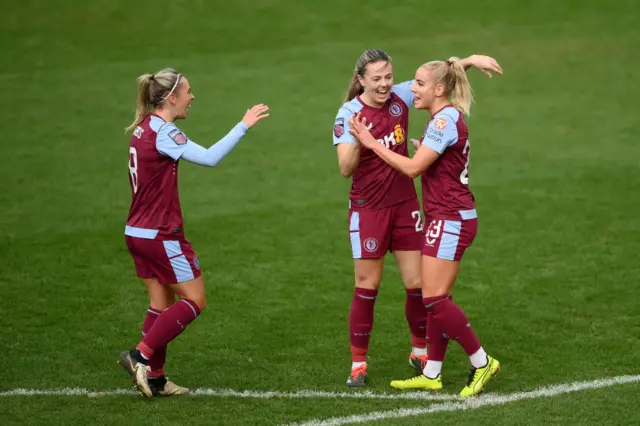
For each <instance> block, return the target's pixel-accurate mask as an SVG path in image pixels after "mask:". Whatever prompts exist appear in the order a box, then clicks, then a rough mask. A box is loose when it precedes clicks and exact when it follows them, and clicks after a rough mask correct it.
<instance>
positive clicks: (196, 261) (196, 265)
mask: <svg viewBox="0 0 640 426" xmlns="http://www.w3.org/2000/svg"><path fill="white" fill-rule="evenodd" d="M193 266H194V267H195V268H196V269H198V270H200V261H199V260H198V256H194V257H193Z"/></svg>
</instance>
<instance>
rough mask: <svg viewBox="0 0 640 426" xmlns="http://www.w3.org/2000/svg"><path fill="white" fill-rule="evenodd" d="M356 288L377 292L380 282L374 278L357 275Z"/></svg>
mask: <svg viewBox="0 0 640 426" xmlns="http://www.w3.org/2000/svg"><path fill="white" fill-rule="evenodd" d="M356 287H357V288H366V289H369V290H377V289H378V288H379V287H380V280H378V279H377V278H376V277H373V276H369V275H365V274H356Z"/></svg>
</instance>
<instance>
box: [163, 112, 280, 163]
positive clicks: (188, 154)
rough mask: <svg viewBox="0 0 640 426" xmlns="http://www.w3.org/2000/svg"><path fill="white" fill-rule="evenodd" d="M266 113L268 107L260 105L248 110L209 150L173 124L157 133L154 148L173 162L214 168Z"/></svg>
mask: <svg viewBox="0 0 640 426" xmlns="http://www.w3.org/2000/svg"><path fill="white" fill-rule="evenodd" d="M268 111H269V107H267V106H266V105H262V104H260V105H256V106H254V107H253V108H251V109H249V110H248V111H247V112H246V114H245V115H244V117H243V118H242V121H240V122H239V123H238V124H236V125H235V126H234V127H233V129H231V131H230V132H229V133H227V134H226V135H225V136H224V137H223V138H222V139H220V140H219V141H218V142H216V143H215V144H213V145H212V146H210V147H209V148H205V147H203V146H201V145H198V144H197V143H195V142H193V141H192V140H190V139H189V138H187V136H186V135H185V134H184V133H182V131H180V129H178V128H177V127H176V126H175V125H174V124H173V123H167V124H166V125H165V126H163V127H162V128H161V129H160V131H159V132H158V138H157V139H156V148H157V149H158V151H159V152H160V153H162V154H164V155H167V156H169V157H171V158H173V159H174V160H178V159H179V158H183V159H185V160H187V161H189V162H191V163H194V164H198V165H200V166H206V167H214V166H216V165H218V163H220V161H222V159H223V158H224V157H226V156H227V155H228V154H229V153H230V152H231V151H232V150H233V148H235V146H236V145H237V144H238V142H240V140H241V139H242V137H243V136H244V135H245V134H246V133H247V130H249V129H250V128H251V127H253V126H254V125H255V124H256V123H258V122H259V121H260V120H262V119H264V118H267V117H268V116H269V114H268Z"/></svg>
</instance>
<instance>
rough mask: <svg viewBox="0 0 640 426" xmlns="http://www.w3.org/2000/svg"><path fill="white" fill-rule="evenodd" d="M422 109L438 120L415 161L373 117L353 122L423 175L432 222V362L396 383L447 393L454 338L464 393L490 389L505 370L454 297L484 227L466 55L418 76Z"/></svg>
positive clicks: (360, 134)
mask: <svg viewBox="0 0 640 426" xmlns="http://www.w3.org/2000/svg"><path fill="white" fill-rule="evenodd" d="M411 91H412V93H413V94H414V96H415V104H416V108H418V109H426V110H428V111H429V113H430V114H431V120H430V121H429V123H428V124H427V129H426V131H425V134H424V136H423V137H422V139H421V141H420V142H421V145H420V147H419V148H418V150H417V152H416V154H415V155H414V157H413V158H408V157H406V156H404V155H400V154H398V153H396V152H393V151H392V150H390V149H389V148H388V147H387V146H385V145H383V144H380V143H379V142H378V141H376V139H375V137H374V136H373V135H371V133H370V132H369V130H368V129H367V122H368V121H370V120H367V118H366V117H363V116H362V114H360V113H358V115H356V116H355V117H352V118H351V119H350V120H349V125H350V126H351V130H350V132H351V134H352V135H353V136H355V137H356V138H357V139H358V140H359V141H360V143H361V144H362V145H363V146H365V147H367V148H369V149H370V150H371V151H373V152H374V153H375V154H376V155H377V156H378V157H379V158H380V159H382V160H383V161H384V162H385V163H387V164H389V165H390V166H391V167H393V168H394V169H396V170H398V171H399V172H401V173H402V174H403V175H404V176H407V177H409V178H413V177H415V176H418V175H419V174H422V197H423V204H424V206H423V207H424V214H425V218H426V220H427V221H429V228H428V229H427V232H426V234H425V240H424V245H423V246H422V274H421V275H422V297H423V303H424V305H425V307H426V309H427V312H428V320H427V336H428V349H429V360H428V361H427V363H426V365H425V367H424V369H423V372H422V373H423V374H422V375H418V376H416V377H414V378H411V379H408V380H395V381H393V382H391V386H393V387H395V388H398V389H432V390H437V389H441V388H442V377H441V374H440V370H441V367H442V362H443V361H444V355H445V351H446V349H447V345H448V340H449V339H450V338H451V339H454V340H456V341H457V342H458V343H460V345H461V346H462V348H463V349H464V350H465V352H466V353H467V355H468V356H469V359H470V361H471V365H472V367H471V374H470V376H469V381H468V383H467V386H465V387H464V389H462V391H461V393H460V396H461V397H468V396H471V395H476V394H478V393H480V392H481V391H482V389H483V388H484V386H485V385H486V383H487V382H488V381H489V380H490V379H491V378H492V377H493V376H494V375H495V374H496V373H497V372H498V371H499V370H500V363H499V362H498V360H496V359H495V358H492V357H491V356H489V355H487V353H486V352H485V351H484V349H483V348H482V346H481V345H480V342H479V341H478V338H477V337H476V334H475V332H474V331H473V329H472V328H471V325H470V324H469V320H468V319H467V317H466V316H465V314H464V313H463V312H462V310H461V309H460V308H459V307H458V305H456V304H455V303H454V302H453V300H452V299H451V298H450V297H449V295H450V294H451V290H452V289H453V285H454V283H455V280H456V277H457V275H458V270H459V267H460V260H461V259H462V255H463V254H464V251H465V250H466V249H467V248H468V247H469V246H470V245H471V243H472V241H473V239H474V237H475V235H476V232H477V227H478V219H477V214H476V210H475V204H474V197H473V194H472V193H471V191H470V190H469V150H470V145H469V139H468V130H467V124H466V123H465V120H464V115H468V114H469V111H470V108H471V103H472V100H473V96H472V92H471V85H470V84H469V80H468V79H467V75H466V73H465V71H464V67H463V64H462V63H461V61H460V60H459V59H458V58H450V59H449V60H447V61H444V62H442V61H433V62H428V63H426V64H424V65H422V66H421V67H420V68H419V69H418V71H417V72H416V77H415V82H414V84H413V86H412V87H411Z"/></svg>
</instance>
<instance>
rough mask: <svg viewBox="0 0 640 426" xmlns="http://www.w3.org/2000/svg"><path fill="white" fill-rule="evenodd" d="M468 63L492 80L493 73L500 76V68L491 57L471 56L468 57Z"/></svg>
mask: <svg viewBox="0 0 640 426" xmlns="http://www.w3.org/2000/svg"><path fill="white" fill-rule="evenodd" d="M469 63H470V64H471V66H473V67H475V68H478V69H479V70H480V71H482V72H483V73H485V74H486V75H487V77H489V78H493V74H492V73H493V72H495V73H497V74H502V73H503V71H502V67H501V66H500V64H499V63H498V61H496V60H495V59H493V58H492V57H491V56H486V55H471V56H470V57H469Z"/></svg>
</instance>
